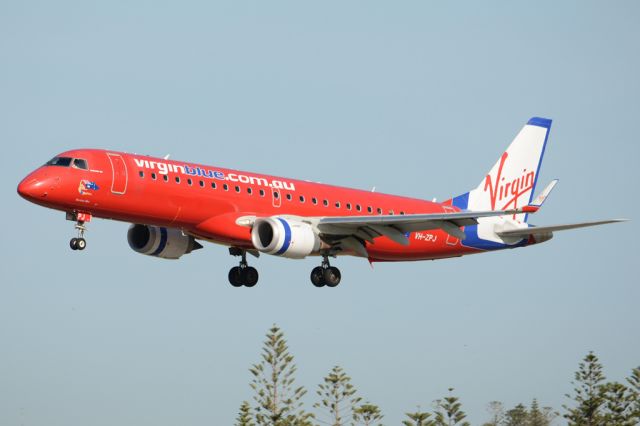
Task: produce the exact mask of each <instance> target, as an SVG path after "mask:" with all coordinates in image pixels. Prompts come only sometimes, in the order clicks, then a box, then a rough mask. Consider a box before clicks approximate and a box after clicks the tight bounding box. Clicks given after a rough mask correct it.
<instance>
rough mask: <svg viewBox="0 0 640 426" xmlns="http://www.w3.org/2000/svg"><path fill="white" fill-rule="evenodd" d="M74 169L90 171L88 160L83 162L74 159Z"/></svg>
mask: <svg viewBox="0 0 640 426" xmlns="http://www.w3.org/2000/svg"><path fill="white" fill-rule="evenodd" d="M73 167H75V168H77V169H83V170H88V169H89V167H87V160H83V159H81V158H74V159H73Z"/></svg>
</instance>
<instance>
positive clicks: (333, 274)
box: [311, 254, 342, 287]
mask: <svg viewBox="0 0 640 426" xmlns="http://www.w3.org/2000/svg"><path fill="white" fill-rule="evenodd" d="M341 277H342V275H341V274H340V269H338V268H336V267H335V266H331V265H330V264H329V256H328V255H326V254H324V255H322V266H316V267H315V268H313V269H312V270H311V283H312V284H313V285H314V286H316V287H324V286H325V285H326V286H327V287H335V286H337V285H338V284H340V278H341Z"/></svg>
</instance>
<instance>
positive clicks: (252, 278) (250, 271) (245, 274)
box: [240, 266, 258, 287]
mask: <svg viewBox="0 0 640 426" xmlns="http://www.w3.org/2000/svg"><path fill="white" fill-rule="evenodd" d="M240 280H241V281H242V283H243V284H244V286H245V287H253V286H254V285H256V284H258V270H257V269H256V268H253V267H251V266H247V267H246V268H244V269H243V270H242V271H241V272H240Z"/></svg>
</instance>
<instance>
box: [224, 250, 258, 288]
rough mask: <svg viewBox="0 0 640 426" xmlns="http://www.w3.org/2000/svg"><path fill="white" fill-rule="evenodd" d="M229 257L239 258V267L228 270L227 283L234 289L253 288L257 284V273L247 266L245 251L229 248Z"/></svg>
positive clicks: (254, 269)
mask: <svg viewBox="0 0 640 426" xmlns="http://www.w3.org/2000/svg"><path fill="white" fill-rule="evenodd" d="M229 254H230V255H231V256H240V257H241V259H240V266H234V267H233V268H231V269H230V270H229V282H230V283H231V285H232V286H234V287H242V286H245V287H253V286H254V285H256V284H257V283H258V271H257V269H256V268H254V267H251V266H249V265H248V264H247V251H246V250H243V249H241V248H238V247H230V248H229Z"/></svg>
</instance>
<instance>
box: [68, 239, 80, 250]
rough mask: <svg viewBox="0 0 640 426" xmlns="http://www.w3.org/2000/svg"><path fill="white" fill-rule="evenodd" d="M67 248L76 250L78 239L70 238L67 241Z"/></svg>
mask: <svg viewBox="0 0 640 426" xmlns="http://www.w3.org/2000/svg"><path fill="white" fill-rule="evenodd" d="M69 247H71V250H78V239H77V238H72V239H71V240H70V241H69Z"/></svg>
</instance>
